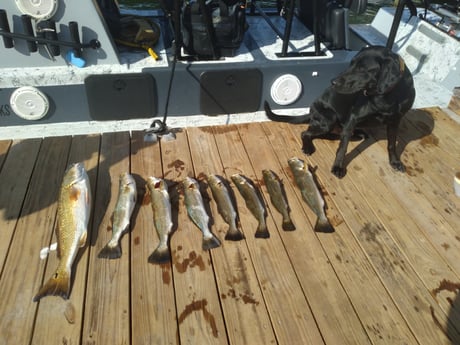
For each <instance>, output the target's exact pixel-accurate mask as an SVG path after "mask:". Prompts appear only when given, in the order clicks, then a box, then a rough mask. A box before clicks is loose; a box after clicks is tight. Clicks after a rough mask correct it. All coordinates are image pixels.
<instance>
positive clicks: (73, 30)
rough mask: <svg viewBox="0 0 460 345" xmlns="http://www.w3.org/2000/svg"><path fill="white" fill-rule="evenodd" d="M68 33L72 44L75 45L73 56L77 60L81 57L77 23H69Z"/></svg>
mask: <svg viewBox="0 0 460 345" xmlns="http://www.w3.org/2000/svg"><path fill="white" fill-rule="evenodd" d="M69 31H70V37H71V39H72V42H74V43H75V44H76V47H74V49H75V51H74V55H75V57H77V58H81V56H82V53H83V51H82V48H81V42H80V34H79V33H78V23H77V22H70V23H69Z"/></svg>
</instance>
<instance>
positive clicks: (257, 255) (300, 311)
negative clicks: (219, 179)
mask: <svg viewBox="0 0 460 345" xmlns="http://www.w3.org/2000/svg"><path fill="white" fill-rule="evenodd" d="M247 126H248V125H240V126H238V129H239V130H241V128H242V127H247ZM236 129H237V128H236V127H235V126H227V127H225V129H224V130H222V129H221V128H216V131H215V134H216V142H217V145H218V148H219V152H220V157H221V160H222V162H223V164H224V168H225V173H226V175H227V176H231V175H232V174H234V173H241V174H243V175H245V176H247V177H248V178H250V179H251V180H252V181H253V182H254V183H255V184H256V185H257V186H258V185H259V183H258V182H259V180H258V178H257V176H258V175H257V174H256V172H255V171H254V170H253V168H252V165H251V159H252V158H253V157H248V155H247V147H245V145H243V143H242V142H241V137H240V133H239V131H238V130H236ZM252 145H256V146H257V147H259V148H260V143H259V142H258V141H257V139H254V141H253V142H252ZM232 187H233V189H234V191H235V195H236V199H237V204H238V210H239V214H240V217H241V224H242V227H243V231H244V233H245V235H246V243H247V245H248V249H249V252H250V255H251V260H252V264H253V265H254V267H255V270H256V272H257V275H258V279H259V283H260V285H261V287H262V292H263V295H264V300H265V303H266V305H267V309H268V311H269V313H270V318H271V321H272V325H273V328H274V330H275V335H276V338H277V340H278V342H279V343H280V344H322V343H323V339H322V337H321V334H320V333H319V331H318V328H317V325H316V321H315V317H314V315H313V314H312V312H311V310H310V306H309V303H308V301H307V299H306V297H305V295H304V292H303V290H302V287H301V285H300V283H299V281H298V277H297V274H296V272H295V270H294V269H293V267H292V265H291V261H290V258H289V256H288V255H287V253H286V250H285V248H284V245H283V243H282V241H281V239H280V236H279V233H278V231H277V230H276V225H275V223H274V221H273V218H272V217H271V216H268V217H267V226H268V229H269V232H270V238H268V239H258V238H255V237H254V232H255V229H256V228H257V220H256V219H255V217H254V216H253V215H252V214H251V213H250V212H249V210H248V209H247V207H246V205H245V202H244V200H243V199H242V197H241V195H240V193H239V192H238V191H237V190H236V189H235V188H234V186H232Z"/></svg>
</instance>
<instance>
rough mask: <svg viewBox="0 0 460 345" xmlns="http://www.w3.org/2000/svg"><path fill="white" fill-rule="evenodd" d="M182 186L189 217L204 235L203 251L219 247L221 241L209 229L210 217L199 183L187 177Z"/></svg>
mask: <svg viewBox="0 0 460 345" xmlns="http://www.w3.org/2000/svg"><path fill="white" fill-rule="evenodd" d="M182 184H183V187H184V199H185V206H186V207H187V213H188V216H189V217H190V219H191V220H192V221H193V222H194V223H195V225H196V226H197V227H198V228H199V229H200V230H201V232H202V234H203V243H202V248H203V250H209V249H212V248H216V247H219V246H220V241H219V239H218V238H217V237H216V236H214V234H213V233H212V232H211V230H210V229H209V216H208V214H207V212H206V209H205V208H204V202H203V197H202V196H201V192H200V186H199V184H198V182H197V181H196V180H195V179H193V178H191V177H186V178H185V179H184V181H183V183H182Z"/></svg>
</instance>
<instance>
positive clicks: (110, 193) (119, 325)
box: [82, 132, 130, 344]
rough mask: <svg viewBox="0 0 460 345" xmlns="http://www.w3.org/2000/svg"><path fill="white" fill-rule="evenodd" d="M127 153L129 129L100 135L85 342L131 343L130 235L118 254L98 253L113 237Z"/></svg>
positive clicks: (127, 169)
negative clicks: (113, 219) (103, 255)
mask: <svg viewBox="0 0 460 345" xmlns="http://www.w3.org/2000/svg"><path fill="white" fill-rule="evenodd" d="M129 156H130V137H129V133H126V132H118V133H110V134H103V135H102V140H101V151H100V161H99V169H98V176H97V182H96V197H95V200H94V217H93V224H92V229H93V231H92V234H91V247H90V257H89V268H88V281H87V293H86V300H85V309H84V313H85V314H84V326H83V334H82V339H83V343H85V344H86V343H89V344H115V343H117V344H129V343H130V304H129V303H130V267H129V266H130V265H129V257H130V246H129V236H126V235H125V236H123V237H122V239H121V241H120V243H121V247H122V252H123V254H122V256H121V258H119V259H116V260H107V259H100V258H98V257H97V256H98V254H99V252H100V250H101V249H102V248H103V247H104V246H105V245H106V243H107V242H108V240H109V239H110V238H111V237H112V231H108V230H109V229H111V225H112V223H111V216H112V213H113V210H114V208H115V203H116V201H117V196H118V178H119V175H120V174H121V173H123V172H129V171H130V165H129Z"/></svg>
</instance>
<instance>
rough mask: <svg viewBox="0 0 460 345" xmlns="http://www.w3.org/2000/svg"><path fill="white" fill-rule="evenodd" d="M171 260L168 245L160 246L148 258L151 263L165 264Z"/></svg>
mask: <svg viewBox="0 0 460 345" xmlns="http://www.w3.org/2000/svg"><path fill="white" fill-rule="evenodd" d="M170 261H171V253H170V251H169V248H168V247H167V246H166V247H163V246H158V247H157V249H155V250H154V251H153V253H152V254H150V256H149V258H148V262H149V263H151V264H164V263H167V262H170Z"/></svg>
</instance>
